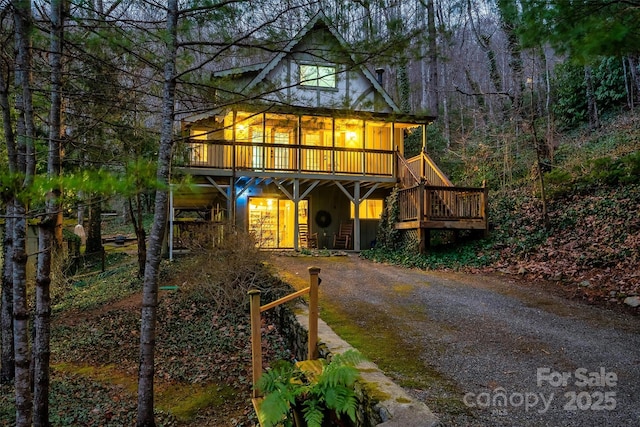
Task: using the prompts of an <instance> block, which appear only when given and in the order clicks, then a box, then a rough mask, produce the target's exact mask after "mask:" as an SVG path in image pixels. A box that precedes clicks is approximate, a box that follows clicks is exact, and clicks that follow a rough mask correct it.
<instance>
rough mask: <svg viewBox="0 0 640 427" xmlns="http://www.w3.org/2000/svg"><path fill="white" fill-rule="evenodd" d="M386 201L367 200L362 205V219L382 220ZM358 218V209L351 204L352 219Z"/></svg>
mask: <svg viewBox="0 0 640 427" xmlns="http://www.w3.org/2000/svg"><path fill="white" fill-rule="evenodd" d="M383 207H384V201H383V200H382V199H367V200H363V201H362V202H361V203H360V219H380V216H382V208H383ZM355 217H356V208H355V205H354V204H353V202H351V219H354V218H355Z"/></svg>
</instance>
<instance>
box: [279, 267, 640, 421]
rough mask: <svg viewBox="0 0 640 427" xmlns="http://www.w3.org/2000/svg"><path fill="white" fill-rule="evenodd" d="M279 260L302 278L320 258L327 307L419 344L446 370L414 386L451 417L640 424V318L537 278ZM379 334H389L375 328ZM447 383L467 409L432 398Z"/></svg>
mask: <svg viewBox="0 0 640 427" xmlns="http://www.w3.org/2000/svg"><path fill="white" fill-rule="evenodd" d="M272 262H273V264H274V266H275V267H276V268H277V269H279V270H281V272H282V274H283V275H284V277H285V279H287V277H288V278H289V279H292V278H295V277H298V278H299V282H298V283H297V285H300V284H301V283H303V280H305V281H306V280H307V278H308V273H307V268H308V267H309V266H316V267H320V268H321V273H320V277H321V279H322V284H321V286H320V304H321V305H322V301H323V300H324V301H326V303H327V304H331V305H334V306H336V307H340V308H341V309H342V310H343V312H344V313H351V312H353V317H352V318H349V321H352V322H356V323H358V324H359V325H361V326H362V325H364V328H363V329H361V330H364V331H366V330H367V327H366V326H367V324H371V325H373V322H376V324H379V323H380V322H384V323H386V325H388V326H390V327H391V330H392V333H396V334H397V336H398V337H399V339H400V340H401V342H403V343H404V344H406V345H407V346H411V347H412V348H414V349H416V351H415V352H414V353H413V354H416V357H419V358H420V362H421V363H424V366H426V367H428V369H430V370H432V371H436V372H437V373H438V374H439V375H438V376H437V378H439V379H438V380H435V381H434V382H433V385H432V386H431V385H428V386H425V387H423V388H421V389H417V388H415V387H411V388H409V389H407V391H408V392H409V393H410V394H412V395H413V396H415V397H416V398H418V399H421V400H423V401H425V400H426V403H427V404H428V405H429V406H430V408H431V409H432V410H433V411H434V412H436V413H437V414H438V416H439V417H440V419H441V421H442V424H443V425H446V426H455V425H461V426H536V427H539V426H554V427H556V426H563V427H564V426H580V427H585V426H605V425H606V426H620V427H622V426H640V334H639V332H640V318H639V317H637V316H633V315H629V314H624V313H618V312H613V311H609V310H607V309H603V308H597V307H592V306H587V305H583V304H581V303H576V302H572V301H568V300H566V299H564V298H562V297H560V296H557V295H552V294H551V293H550V292H548V291H545V290H544V289H542V287H541V286H536V283H533V282H532V283H530V284H522V283H516V282H514V281H510V280H509V279H508V278H504V279H501V278H494V277H487V276H481V275H472V274H461V273H442V272H424V271H419V270H409V269H404V268H400V267H395V266H389V265H383V264H376V263H372V262H370V261H366V260H362V259H360V258H359V257H358V256H357V255H349V256H347V257H302V256H299V257H295V256H277V255H274V256H273V259H272ZM293 280H294V281H295V279H293ZM356 306H357V307H358V310H354V309H353V308H354V307H356ZM373 329H374V328H372V330H373ZM365 333H366V332H365ZM370 339H371V340H381V339H380V336H379V335H375V336H374V335H373V332H372V336H371V337H370ZM380 345H385V343H384V340H381V342H380ZM390 376H392V377H393V373H391V374H390ZM399 380H400V381H401V380H402V378H399ZM443 382H446V383H448V384H453V386H454V387H453V390H454V391H453V394H454V396H453V397H454V398H455V399H456V400H457V401H458V402H459V403H460V402H461V403H460V405H459V407H463V408H465V411H462V412H461V411H459V410H456V411H453V410H452V411H448V410H447V409H446V408H447V406H442V407H440V408H438V407H434V406H433V405H432V404H431V403H430V400H431V401H433V400H434V399H435V400H437V397H438V396H434V394H438V393H441V392H442V393H444V392H443V391H442V390H444V389H445V388H444V387H443V386H442V384H441V383H443ZM446 390H449V392H450V390H452V388H451V387H446ZM436 406H437V405H436ZM407 427H413V426H407Z"/></svg>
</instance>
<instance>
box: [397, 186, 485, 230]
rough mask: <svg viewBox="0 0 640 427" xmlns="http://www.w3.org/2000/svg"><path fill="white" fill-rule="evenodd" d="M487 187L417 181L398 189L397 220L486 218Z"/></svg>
mask: <svg viewBox="0 0 640 427" xmlns="http://www.w3.org/2000/svg"><path fill="white" fill-rule="evenodd" d="M486 203H487V189H486V187H483V188H468V187H443V186H433V185H425V184H419V185H416V186H414V187H411V188H406V189H403V190H400V191H399V193H398V205H399V208H400V213H399V218H398V219H399V221H400V222H406V221H461V220H478V219H482V220H486V215H487V212H486V209H487V208H486Z"/></svg>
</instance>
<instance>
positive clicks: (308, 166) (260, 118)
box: [169, 14, 485, 252]
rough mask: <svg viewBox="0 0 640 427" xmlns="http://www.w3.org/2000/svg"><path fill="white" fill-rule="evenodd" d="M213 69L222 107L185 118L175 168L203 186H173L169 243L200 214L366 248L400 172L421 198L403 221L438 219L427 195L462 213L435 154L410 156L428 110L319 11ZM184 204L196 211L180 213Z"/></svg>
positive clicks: (316, 241)
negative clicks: (265, 56) (403, 95)
mask: <svg viewBox="0 0 640 427" xmlns="http://www.w3.org/2000/svg"><path fill="white" fill-rule="evenodd" d="M213 77H214V79H215V81H216V84H215V86H216V88H217V93H216V100H217V101H218V105H219V107H218V108H216V109H215V110H213V111H210V112H207V113H204V114H200V115H197V116H193V117H188V118H186V119H184V120H183V121H182V127H183V130H184V132H185V135H186V138H185V143H184V146H185V149H184V150H183V156H182V159H180V161H179V162H178V164H177V166H176V169H177V171H179V172H180V173H184V174H188V175H191V176H192V179H193V182H194V187H195V188H196V190H197V191H193V190H189V191H186V190H177V189H174V190H173V191H172V192H171V197H170V201H171V206H170V209H171V225H170V228H169V229H170V236H169V244H170V252H171V250H172V248H175V247H177V243H176V242H177V241H178V240H179V237H180V236H181V235H188V234H191V235H193V234H200V233H199V232H198V231H197V230H198V228H197V227H198V224H202V223H203V222H204V223H206V222H208V221H214V222H215V221H222V220H230V221H231V222H232V223H235V225H236V226H238V227H240V228H242V229H245V230H248V231H250V232H251V233H253V234H254V235H255V237H256V240H257V242H258V244H259V245H260V246H261V247H263V248H294V249H299V248H301V247H307V246H309V247H318V248H334V247H337V246H340V247H341V248H344V249H352V250H356V251H358V250H361V249H365V248H369V247H370V246H371V244H372V243H373V242H374V241H375V236H376V230H377V226H378V221H379V218H380V214H381V212H382V209H383V202H384V199H385V197H386V196H387V195H388V194H389V193H390V191H391V190H392V188H393V187H394V186H396V185H397V184H401V185H403V186H404V187H406V189H407V190H410V191H409V192H408V193H406V194H405V195H403V196H402V199H403V200H404V202H403V203H410V204H412V205H413V207H414V208H415V209H413V210H411V209H404V210H402V212H404V213H403V215H404V216H403V219H402V222H403V223H404V224H403V225H401V226H400V225H399V228H405V229H420V227H422V226H425V225H426V226H437V225H438V224H435V223H431V224H425V223H424V221H425V217H423V216H422V213H421V212H422V211H423V210H424V209H423V207H424V206H426V205H424V200H426V199H429V200H431V199H433V202H436V201H437V203H436V204H438V203H439V209H440V210H441V212H440V214H439V215H440V217H438V218H437V221H440V224H439V225H441V226H446V227H453V225H452V224H453V222H455V221H456V220H459V219H460V218H457V217H456V218H454V217H451V218H449V217H448V216H449V215H450V214H451V213H452V212H451V210H452V206H451V203H452V200H448V201H445V200H444V197H443V196H445V194H444V193H443V191H444V190H445V189H444V187H445V186H449V187H451V183H450V182H449V181H448V179H447V178H446V177H445V176H444V174H442V172H441V171H440V170H439V169H438V168H437V166H436V165H435V164H434V163H433V162H432V161H431V160H430V159H429V158H428V156H427V155H426V154H424V153H423V154H421V155H420V156H418V157H417V158H414V159H409V160H406V159H405V157H404V150H405V141H406V140H407V138H416V137H418V138H420V140H421V143H422V146H423V147H424V143H425V141H424V138H425V135H426V132H425V126H426V125H427V124H428V123H429V122H430V121H431V120H432V117H424V116H414V115H408V114H403V113H402V112H401V110H400V108H399V107H398V105H397V104H396V103H395V102H394V101H393V99H391V97H390V96H389V94H388V93H387V92H386V91H385V90H384V88H383V86H382V78H381V77H382V70H377V71H376V73H372V72H371V71H370V70H369V69H368V68H367V67H365V66H364V65H362V64H359V63H358V62H357V61H356V59H355V58H354V56H353V55H352V54H351V53H350V51H349V47H348V45H347V43H346V42H345V40H344V39H343V38H342V37H341V36H340V35H339V34H338V33H337V32H336V31H335V30H334V29H332V27H331V26H330V25H329V24H328V23H327V22H326V18H324V17H323V16H322V15H321V14H319V15H317V16H316V17H315V18H313V19H312V20H311V21H310V22H309V23H308V24H307V25H306V26H305V27H304V28H303V29H302V30H301V31H300V33H299V34H298V35H297V36H296V37H295V38H293V39H292V40H291V41H290V42H289V43H288V44H287V45H286V46H285V47H284V48H283V49H282V50H281V51H279V52H278V53H277V54H276V55H275V56H274V57H273V58H272V59H271V60H270V61H269V62H266V63H261V64H257V65H253V66H248V67H242V68H236V69H232V70H227V71H222V72H218V73H215V75H214V76H213ZM425 183H426V184H429V185H431V186H435V187H433V188H434V189H432V190H425V188H424V186H425ZM419 185H422V187H421V191H422V193H420V194H418V189H417V188H418V187H417V186H419ZM441 187H442V188H441ZM476 190H477V189H475V190H474V191H476ZM427 191H431V192H430V193H429V194H428V195H427V196H426V199H425V194H426V192H427ZM434 191H435V193H434ZM423 193H424V194H423ZM480 193H481V194H484V193H483V192H482V190H481V191H480ZM431 196H433V197H431ZM447 196H449V195H447ZM465 197H466V196H465ZM420 200H422V201H423V203H422V205H421V206H416V203H418V202H419V201H420ZM429 203H431V202H429ZM453 203H457V202H455V201H454V202H453ZM466 203H467V205H468V206H467V208H468V209H471V210H473V209H475V211H474V212H471V213H473V214H474V215H476V217H477V218H475V220H479V221H480V222H481V223H482V224H481V226H482V227H484V226H485V223H484V218H481V215H479V210H480V208H479V207H478V206H475V207H474V206H472V205H473V204H474V203H476V204H477V203H482V201H480V200H479V199H478V200H475V199H474V200H471V199H469V200H467V202H466ZM482 209H483V208H482ZM476 211H477V212H476ZM189 212H190V213H193V212H198V213H199V215H200V218H201V219H200V220H199V221H194V220H193V215H190V217H191V219H190V220H184V219H182V217H183V216H185V215H187V216H189V215H188V213H189ZM453 216H455V215H453ZM443 221H446V222H447V224H445V223H444V222H443ZM475 226H476V225H474V227H475ZM454 228H455V227H454ZM189 230H190V232H189ZM341 232H342V233H341ZM418 234H420V233H418ZM218 237H219V236H218ZM214 238H217V237H215V236H214Z"/></svg>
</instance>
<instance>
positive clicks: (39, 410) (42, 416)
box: [33, 218, 55, 427]
mask: <svg viewBox="0 0 640 427" xmlns="http://www.w3.org/2000/svg"><path fill="white" fill-rule="evenodd" d="M54 226H55V218H52V219H51V220H50V221H43V222H42V223H41V224H40V226H39V227H38V272H37V275H36V309H35V319H34V329H35V340H34V343H33V358H34V360H33V362H34V363H33V425H34V426H43V427H47V426H49V359H50V356H51V351H50V349H49V342H50V338H51V296H50V292H49V290H50V284H51V252H52V247H53V246H54V242H55V239H54V238H53V236H54V233H53V229H54Z"/></svg>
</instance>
